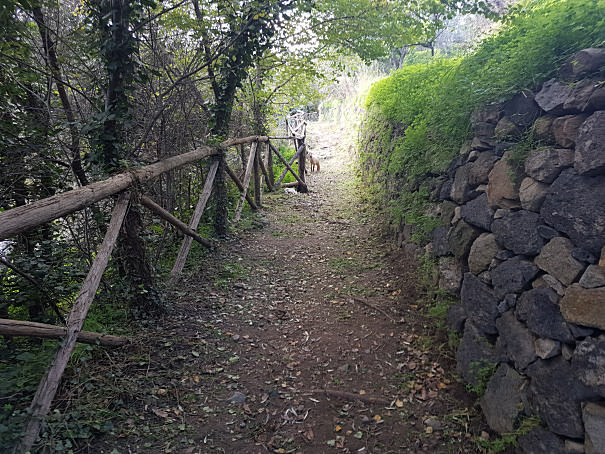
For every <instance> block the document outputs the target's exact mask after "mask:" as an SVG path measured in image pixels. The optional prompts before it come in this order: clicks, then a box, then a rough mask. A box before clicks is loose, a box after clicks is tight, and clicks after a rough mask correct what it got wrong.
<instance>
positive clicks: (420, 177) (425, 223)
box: [360, 0, 605, 243]
mask: <svg viewBox="0 0 605 454" xmlns="http://www.w3.org/2000/svg"><path fill="white" fill-rule="evenodd" d="M603 17H605V2H603V1H602V0H601V1H598V0H580V1H576V2H560V1H555V0H525V1H522V2H520V3H519V4H518V5H517V6H515V7H514V8H512V9H511V12H510V14H509V15H507V16H506V17H505V18H504V20H503V22H502V25H501V29H500V31H499V32H498V33H495V34H493V35H492V36H490V37H488V38H487V39H486V40H485V41H484V42H482V43H481V44H480V45H479V46H478V47H477V49H476V50H475V52H474V53H473V54H470V55H468V56H466V57H464V58H454V59H435V60H434V61H433V62H431V63H429V64H422V65H410V66H407V67H404V68H402V69H401V70H399V71H396V72H394V73H393V74H392V75H391V76H390V77H388V78H386V79H384V80H381V81H380V82H377V83H375V84H374V85H373V87H372V89H371V90H370V92H369V94H368V96H367V100H366V108H367V115H366V118H365V120H364V123H363V125H362V131H361V135H360V137H361V139H360V160H361V163H360V164H361V169H362V171H363V173H364V177H365V179H366V181H368V183H370V184H371V185H374V186H378V189H377V191H378V192H380V193H381V194H382V202H383V205H384V206H388V207H389V208H390V210H391V215H392V217H393V218H394V219H395V220H396V221H398V222H405V223H406V224H412V225H414V226H415V228H416V230H415V231H416V234H415V240H416V241H419V242H421V243H422V242H425V241H427V239H428V238H427V234H428V233H429V232H430V231H431V229H432V228H434V227H435V226H436V225H438V221H437V219H436V218H435V217H434V216H432V215H430V210H429V208H430V206H431V203H432V202H433V201H435V200H436V189H437V188H438V187H439V183H440V181H442V180H443V175H444V170H445V167H446V165H447V164H448V162H449V161H450V160H451V159H453V158H454V157H455V156H456V154H457V153H458V150H459V149H460V146H461V145H462V144H463V142H464V141H465V140H467V138H468V137H469V132H470V124H469V117H470V114H471V113H472V111H473V110H475V109H476V108H477V107H479V106H481V105H484V104H485V103H489V102H501V101H503V100H506V99H508V98H510V97H511V96H512V95H514V94H516V93H518V92H519V91H521V90H525V89H535V88H537V87H538V86H539V85H540V84H541V83H542V82H544V81H545V80H547V79H548V78H549V77H552V76H553V75H555V74H556V71H557V70H558V68H559V67H560V65H561V63H562V62H563V61H564V60H565V59H566V58H568V57H569V56H570V55H571V54H573V53H574V52H576V51H578V50H580V49H582V48H585V47H595V46H603V45H605V40H603V37H604V36H605V20H604V19H603ZM525 143H526V146H521V147H519V148H518V151H517V154H516V157H517V158H518V159H522V156H523V151H524V150H526V149H527V144H529V143H531V137H528V138H526V139H525Z"/></svg>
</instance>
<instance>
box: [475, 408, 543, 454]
mask: <svg viewBox="0 0 605 454" xmlns="http://www.w3.org/2000/svg"><path fill="white" fill-rule="evenodd" d="M539 425H540V417H539V416H530V417H528V418H524V419H523V420H522V421H521V424H520V425H519V428H518V429H516V430H515V431H514V432H511V433H505V434H501V435H500V437H499V438H496V439H494V440H483V439H481V438H477V439H476V442H477V444H478V445H479V446H480V447H481V448H484V449H486V450H487V452H488V453H494V452H502V451H506V450H507V449H510V448H514V447H516V446H517V438H519V436H521V435H525V434H526V433H528V432H530V431H531V430H532V429H534V428H535V427H538V426H539Z"/></svg>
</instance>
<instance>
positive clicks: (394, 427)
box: [92, 124, 485, 454]
mask: <svg viewBox="0 0 605 454" xmlns="http://www.w3.org/2000/svg"><path fill="white" fill-rule="evenodd" d="M318 127H325V125H324V126H321V125H315V124H313V125H310V126H309V131H310V132H311V131H313V130H314V128H318ZM316 134H317V137H318V139H312V140H316V141H317V143H321V141H322V140H324V139H323V138H324V137H328V138H330V140H332V141H334V142H335V143H338V142H337V141H336V140H335V139H334V137H335V135H337V133H335V132H334V131H331V132H330V131H329V130H327V131H319V132H317V133H316ZM322 150H324V155H323V156H321V155H320V158H321V159H322V163H321V171H320V172H314V173H311V174H309V175H307V182H308V185H309V188H310V192H309V193H308V194H297V195H296V197H292V196H289V195H288V194H285V193H283V192H281V191H277V192H275V193H265V198H264V203H263V204H264V208H263V211H262V212H263V216H264V217H265V218H266V219H267V220H268V221H269V224H268V225H265V227H264V228H262V229H254V230H250V231H246V232H239V233H237V236H236V238H234V239H232V240H231V241H228V242H226V243H224V244H222V245H221V247H220V248H219V249H217V250H215V251H214V252H212V253H210V254H209V255H208V256H206V257H205V258H204V259H203V262H202V263H201V264H200V269H199V271H197V272H196V273H194V274H193V275H191V276H189V277H187V278H184V279H183V280H182V282H181V283H179V285H178V292H177V291H176V290H177V289H175V291H174V293H173V298H174V299H173V310H172V311H171V313H170V314H169V315H168V316H166V317H165V319H164V320H162V322H161V323H159V324H158V326H156V327H153V328H151V327H150V328H148V329H146V330H145V331H144V332H142V333H141V334H140V336H139V342H138V343H135V345H134V346H133V347H130V348H131V350H127V349H125V350H124V351H123V354H124V355H135V354H136V355H138V356H141V357H143V356H145V357H148V358H149V363H148V364H147V367H146V368H145V369H144V370H143V369H142V368H136V367H132V366H131V367H126V368H124V369H123V371H122V373H123V374H124V375H126V376H128V377H129V382H130V383H132V385H131V387H132V389H125V390H124V394H125V399H123V401H124V402H125V403H124V405H125V407H126V408H127V415H131V416H132V414H135V415H136V414H141V415H144V416H141V418H144V419H140V420H138V421H137V420H135V421H137V422H136V423H135V424H134V426H135V429H133V425H132V424H130V425H128V424H127V423H126V416H127V415H125V417H124V420H123V421H121V420H120V419H119V418H117V419H116V420H115V421H114V425H115V426H116V427H118V426H122V427H123V429H121V430H120V431H118V432H117V433H116V434H118V433H119V436H118V437H115V436H112V435H109V434H107V435H104V436H102V437H99V438H97V439H95V440H94V441H93V442H92V447H93V449H96V451H94V452H112V449H114V448H115V449H117V451H118V452H129V451H128V450H129V449H130V450H131V451H132V452H140V453H144V452H149V453H156V452H167V451H166V449H165V448H166V447H167V446H169V447H170V449H171V451H170V452H194V453H195V452H200V453H206V452H208V453H210V452H226V453H239V452H241V453H254V454H256V453H258V452H284V453H308V454H315V453H323V452H326V453H328V452H335V453H336V452H363V453H376V454H378V453H421V452H427V453H429V452H430V453H432V452H465V453H472V452H481V450H479V449H478V448H477V446H476V445H475V443H474V442H473V440H472V438H473V437H472V435H469V434H470V433H471V432H472V433H476V434H480V433H481V430H484V429H485V426H484V425H483V423H482V422H481V419H480V418H479V417H478V415H477V413H476V412H475V410H474V408H473V407H474V401H473V399H472V398H471V397H470V396H468V395H467V394H466V392H465V390H464V387H463V386H462V385H461V384H459V383H458V382H457V381H456V378H455V376H454V372H453V371H454V370H455V361H454V358H453V352H452V350H451V349H450V348H449V347H448V345H447V335H446V334H445V333H444V332H443V331H442V330H441V329H439V328H438V327H437V324H438V321H437V320H435V319H431V318H428V317H427V316H426V315H425V311H423V310H422V305H421V303H418V301H419V300H421V297H422V294H421V290H420V289H419V288H418V287H417V278H416V271H415V270H416V268H417V264H416V259H415V257H412V256H409V255H406V254H405V253H404V252H403V251H401V250H392V249H391V248H390V246H389V241H388V237H387V236H385V234H384V229H383V228H382V225H384V223H383V222H382V221H381V219H380V217H379V215H378V214H377V213H374V212H373V211H372V210H373V209H372V207H371V206H367V205H366V204H364V203H363V202H362V201H361V199H360V194H359V191H360V190H359V189H358V188H357V185H356V184H353V180H354V176H353V173H352V171H351V169H350V166H349V165H348V164H347V162H348V160H349V159H350V158H349V157H348V156H347V155H346V154H345V153H344V151H342V150H338V149H335V148H327V149H322ZM132 349H134V350H136V352H135V351H134V350H132ZM125 382H126V381H125ZM135 388H136V390H135ZM159 389H163V390H165V391H166V392H164V393H158V392H157V390H159ZM129 393H130V394H129ZM128 395H130V396H131V397H130V398H128V397H126V396H128ZM146 409H151V410H147V411H145V410H146ZM174 409H176V410H177V413H178V416H177V414H176V413H175V412H174V411H173V410H174ZM130 421H131V422H132V419H130ZM426 421H429V422H430V423H431V424H428V423H426ZM143 427H144V429H143ZM116 446H117V447H116ZM191 447H193V448H194V449H193V450H190V448H191ZM110 448H111V449H110Z"/></svg>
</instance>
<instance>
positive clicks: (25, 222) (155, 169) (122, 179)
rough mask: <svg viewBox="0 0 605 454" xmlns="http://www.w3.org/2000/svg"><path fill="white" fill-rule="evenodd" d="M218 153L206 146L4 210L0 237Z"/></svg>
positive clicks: (85, 205) (1, 218)
mask: <svg viewBox="0 0 605 454" xmlns="http://www.w3.org/2000/svg"><path fill="white" fill-rule="evenodd" d="M217 153H218V152H217V150H216V148H213V147H208V146H203V147H200V148H198V149H196V150H194V151H190V152H189V153H184V154H182V155H179V156H173V157H172V158H168V159H165V160H163V161H160V162H156V163H155V164H151V165H149V166H146V167H142V168H140V169H135V170H132V171H130V172H125V173H121V174H119V175H116V176H114V177H111V178H109V179H107V180H104V181H98V182H96V183H92V184H89V185H88V186H83V187H81V188H78V189H74V190H73V191H67V192H63V193H61V194H57V195H54V196H52V197H48V198H46V199H42V200H38V201H36V202H33V203H30V204H28V205H24V206H20V207H17V208H12V209H10V210H6V211H4V212H2V213H0V240H3V239H5V238H10V237H12V236H15V235H17V234H18V233H20V232H23V231H24V230H28V229H30V228H32V227H36V226H39V225H42V224H45V223H46V222H49V221H52V220H54V219H57V218H60V217H63V216H65V215H68V214H70V213H74V212H75V211H78V210H81V209H82V208H86V207H87V206H90V205H92V204H93V203H95V202H98V201H99V200H102V199H104V198H106V197H109V196H110V195H113V194H117V193H118V192H120V191H123V190H124V189H126V188H128V187H129V186H130V185H132V184H133V183H135V182H141V183H145V182H147V181H149V180H152V179H154V178H156V177H157V176H158V175H161V174H162V173H164V172H167V171H169V170H173V169H176V168H179V167H182V166H184V165H186V164H189V163H191V162H194V161H198V160H200V159H203V158H207V157H208V156H212V155H214V154H217Z"/></svg>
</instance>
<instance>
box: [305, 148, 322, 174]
mask: <svg viewBox="0 0 605 454" xmlns="http://www.w3.org/2000/svg"><path fill="white" fill-rule="evenodd" d="M307 157H308V158H309V162H310V163H311V172H313V171H316V172H319V159H317V158H316V157H314V156H313V155H312V154H311V153H307Z"/></svg>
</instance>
